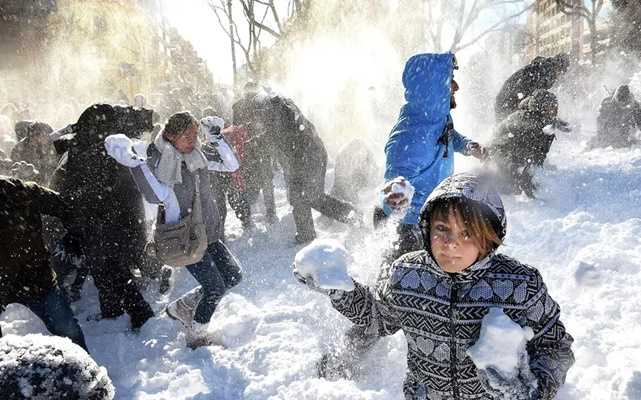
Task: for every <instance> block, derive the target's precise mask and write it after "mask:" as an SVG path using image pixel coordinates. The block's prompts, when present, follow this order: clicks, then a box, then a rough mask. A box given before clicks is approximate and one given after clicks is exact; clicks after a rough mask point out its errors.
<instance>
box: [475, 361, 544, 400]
mask: <svg viewBox="0 0 641 400" xmlns="http://www.w3.org/2000/svg"><path fill="white" fill-rule="evenodd" d="M477 375H478V377H479V380H480V381H481V385H483V387H484V388H485V390H486V391H487V392H488V393H490V394H492V395H494V397H495V398H499V399H514V400H538V399H539V391H538V389H537V382H536V377H535V376H534V375H533V374H532V372H531V371H530V367H529V366H528V356H527V353H524V354H521V356H520V357H519V365H518V374H517V375H516V376H515V377H513V378H506V377H504V376H503V375H502V374H501V373H500V372H499V371H498V370H497V369H496V368H494V367H491V366H488V367H486V368H483V369H478V370H477Z"/></svg>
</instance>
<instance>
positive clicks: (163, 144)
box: [154, 132, 207, 187]
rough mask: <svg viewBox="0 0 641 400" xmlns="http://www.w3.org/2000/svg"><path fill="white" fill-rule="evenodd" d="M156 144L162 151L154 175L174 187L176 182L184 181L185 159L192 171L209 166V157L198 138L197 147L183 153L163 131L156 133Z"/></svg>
mask: <svg viewBox="0 0 641 400" xmlns="http://www.w3.org/2000/svg"><path fill="white" fill-rule="evenodd" d="M154 145H155V146H156V148H157V149H158V150H159V151H160V162H159V163H158V166H157V167H156V171H155V174H154V175H156V178H158V180H159V181H160V182H162V183H164V184H166V185H169V186H172V187H173V185H174V184H176V183H182V175H181V172H182V171H181V169H182V163H183V161H184V162H185V164H186V165H187V169H189V171H190V172H195V171H196V170H198V169H201V168H206V167H207V159H206V158H205V155H204V154H203V152H202V150H201V144H200V141H199V140H198V139H196V147H195V148H194V150H192V152H191V153H188V154H183V153H180V152H179V151H178V150H176V148H175V147H174V145H172V144H171V143H169V142H168V141H167V140H165V138H164V137H163V136H162V132H160V133H158V135H156V139H154Z"/></svg>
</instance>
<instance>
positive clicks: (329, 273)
mask: <svg viewBox="0 0 641 400" xmlns="http://www.w3.org/2000/svg"><path fill="white" fill-rule="evenodd" d="M350 261H351V257H350V255H349V253H348V252H347V250H346V249H345V247H343V245H342V244H340V243H339V242H338V241H336V240H333V239H317V240H314V241H313V242H312V243H310V244H309V245H307V246H306V247H305V248H303V249H302V250H301V251H299V252H298V253H296V257H295V259H294V266H295V267H296V270H297V271H298V272H299V273H300V274H301V275H302V276H304V277H311V278H312V279H313V280H314V282H315V283H316V284H317V285H318V287H320V288H322V289H339V290H347V291H349V290H354V282H353V281H352V278H351V277H350V276H349V274H348V273H347V265H348V264H349V263H350Z"/></svg>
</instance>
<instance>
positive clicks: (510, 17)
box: [452, 3, 536, 52]
mask: <svg viewBox="0 0 641 400" xmlns="http://www.w3.org/2000/svg"><path fill="white" fill-rule="evenodd" d="M535 4H536V3H532V4H530V5H529V6H527V7H525V8H524V9H523V10H521V11H519V12H517V13H514V14H512V15H510V16H509V17H507V18H504V19H502V20H500V21H498V22H497V23H495V24H494V25H492V26H491V27H489V28H488V29H486V30H484V31H483V32H481V33H480V34H478V35H477V36H476V37H475V38H474V39H472V40H470V41H468V42H467V43H465V44H462V45H460V46H456V47H454V48H453V49H452V52H456V51H459V50H462V49H464V48H466V47H469V46H471V45H473V44H474V43H476V42H478V41H479V40H480V39H481V38H483V37H485V35H487V34H488V33H490V32H494V31H496V30H497V28H498V27H499V26H501V25H503V24H505V23H506V22H507V21H509V20H511V19H514V18H516V17H519V16H521V15H523V14H524V13H525V12H527V11H528V10H529V9H530V8H532V7H534V5H535Z"/></svg>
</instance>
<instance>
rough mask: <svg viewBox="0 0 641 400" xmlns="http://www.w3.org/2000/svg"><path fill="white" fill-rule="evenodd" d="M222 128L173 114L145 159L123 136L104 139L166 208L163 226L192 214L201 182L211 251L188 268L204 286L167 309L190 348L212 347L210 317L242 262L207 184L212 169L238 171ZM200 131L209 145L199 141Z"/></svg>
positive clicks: (150, 197) (148, 195) (213, 121)
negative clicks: (228, 241)
mask: <svg viewBox="0 0 641 400" xmlns="http://www.w3.org/2000/svg"><path fill="white" fill-rule="evenodd" d="M222 126H223V120H222V119H221V118H218V117H206V118H203V119H202V120H201V121H200V123H199V122H198V121H197V120H196V119H195V118H194V117H193V116H192V115H191V114H190V113H188V112H180V113H176V114H173V115H172V116H171V117H169V120H168V121H167V124H166V125H165V127H164V129H163V130H162V132H161V133H160V134H159V135H158V136H156V138H155V140H154V142H153V143H152V144H150V145H149V146H148V148H147V150H146V155H147V157H146V158H145V157H143V156H141V154H145V151H144V149H141V148H139V146H137V145H136V146H134V144H133V143H132V142H131V140H130V139H128V138H127V137H126V136H125V135H111V136H109V137H107V138H106V139H105V148H106V149H107V153H108V154H109V155H110V156H111V157H113V158H114V159H115V160H116V161H118V162H119V163H120V164H123V165H125V166H127V167H130V168H131V172H132V174H133V176H134V179H135V181H136V183H137V184H138V188H139V190H140V191H141V193H142V194H143V196H144V197H145V200H147V201H148V202H150V203H153V204H162V205H163V207H164V214H165V218H164V219H165V223H176V222H178V221H179V220H181V219H182V218H185V217H186V216H187V215H188V214H189V213H190V212H191V208H192V204H193V199H194V197H193V196H195V195H196V194H195V192H196V190H195V188H196V182H198V187H199V189H200V201H201V206H202V220H203V223H204V224H205V227H206V232H207V241H208V247H207V251H205V253H204V256H203V258H202V259H201V260H200V261H199V262H197V263H195V264H191V265H188V266H186V268H187V270H188V271H189V272H190V273H191V274H192V276H193V277H194V278H195V279H196V280H197V281H198V283H200V286H199V287H197V288H195V289H193V290H191V291H190V292H188V293H186V294H185V295H183V296H182V297H180V298H179V299H177V300H175V301H173V302H172V303H170V304H169V305H168V306H167V309H166V312H167V314H168V315H169V316H170V317H171V318H173V319H176V320H178V321H180V322H181V323H182V324H183V325H184V328H185V337H186V342H187V345H188V346H190V347H192V348H194V347H199V346H203V345H207V344H209V343H210V338H209V336H208V334H207V327H208V324H209V319H210V318H211V316H212V314H213V313H214V311H215V309H216V306H217V305H218V302H219V301H220V299H221V298H222V297H223V295H224V294H225V292H226V291H227V290H228V289H230V288H232V287H234V286H235V285H237V284H238V283H239V282H240V280H241V272H240V264H239V262H238V260H237V259H236V257H235V256H234V255H233V254H232V253H231V251H230V250H229V249H228V248H227V247H226V246H225V244H224V243H223V242H222V241H221V239H222V234H223V232H222V225H221V221H220V216H219V214H218V208H217V206H216V202H215V196H214V195H213V193H212V189H211V187H210V184H209V174H210V171H219V172H234V171H236V170H237V169H238V167H239V164H238V160H237V158H236V156H235V154H234V151H233V150H232V148H231V146H230V145H229V144H228V143H227V142H226V141H225V139H224V138H223V136H222V135H220V129H221V128H222ZM200 133H202V134H203V136H204V137H205V138H206V143H205V144H202V143H201V142H200V140H199V134H200Z"/></svg>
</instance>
